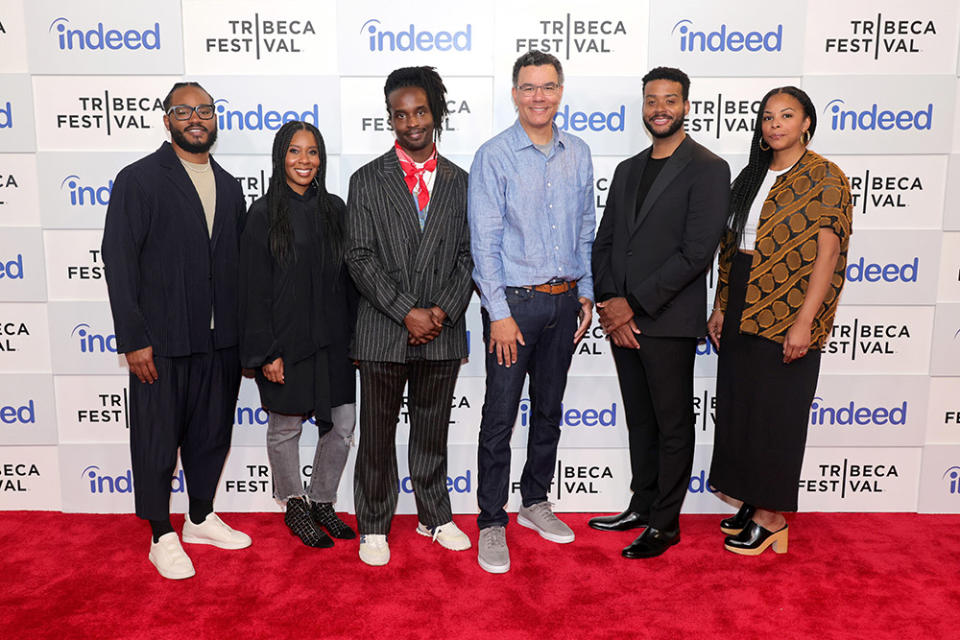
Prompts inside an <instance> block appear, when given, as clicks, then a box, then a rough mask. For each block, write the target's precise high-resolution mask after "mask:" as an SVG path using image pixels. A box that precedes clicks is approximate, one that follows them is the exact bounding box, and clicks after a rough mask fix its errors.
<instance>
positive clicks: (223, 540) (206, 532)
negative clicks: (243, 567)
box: [183, 511, 253, 549]
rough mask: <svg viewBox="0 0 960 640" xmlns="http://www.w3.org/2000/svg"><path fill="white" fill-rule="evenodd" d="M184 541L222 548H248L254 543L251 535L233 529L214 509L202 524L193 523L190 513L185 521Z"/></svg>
mask: <svg viewBox="0 0 960 640" xmlns="http://www.w3.org/2000/svg"><path fill="white" fill-rule="evenodd" d="M183 541H184V542H189V543H191V544H211V545H213V546H215V547H219V548H221V549H246V548H247V547H249V546H250V545H251V544H252V542H253V541H252V540H250V536H248V535H247V534H245V533H243V532H242V531H237V530H236V529H232V528H231V527H229V526H228V525H227V524H226V523H224V521H223V520H221V519H220V516H218V515H217V514H215V513H213V512H212V511H211V512H210V513H208V514H207V517H206V519H205V520H204V521H203V522H201V523H200V524H193V521H192V520H190V514H187V517H186V518H185V519H184V521H183Z"/></svg>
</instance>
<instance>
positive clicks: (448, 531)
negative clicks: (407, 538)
mask: <svg viewBox="0 0 960 640" xmlns="http://www.w3.org/2000/svg"><path fill="white" fill-rule="evenodd" d="M417 533H419V534H420V535H422V536H427V537H428V538H433V541H434V542H439V543H440V546H441V547H443V548H444V549H450V550H451V551H465V550H466V549H469V548H470V538H468V537H467V534H465V533H464V532H463V531H460V528H459V527H458V526H457V525H456V524H454V522H453V520H451V521H450V522H448V523H447V524H441V525H438V526H436V527H434V528H433V529H432V530H431V529H430V528H429V527H427V526H426V525H425V524H423V523H420V522H418V523H417Z"/></svg>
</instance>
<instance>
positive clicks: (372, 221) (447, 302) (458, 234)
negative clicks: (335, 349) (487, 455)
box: [346, 149, 473, 363]
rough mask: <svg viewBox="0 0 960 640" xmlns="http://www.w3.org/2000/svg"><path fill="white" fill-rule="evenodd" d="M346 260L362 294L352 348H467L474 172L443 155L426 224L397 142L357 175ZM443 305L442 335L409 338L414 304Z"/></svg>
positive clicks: (448, 355) (427, 355) (401, 357)
mask: <svg viewBox="0 0 960 640" xmlns="http://www.w3.org/2000/svg"><path fill="white" fill-rule="evenodd" d="M346 262H347V266H348V268H349V269H350V275H351V276H353V281H354V283H355V284H356V285H357V290H358V291H359V292H360V294H361V296H362V297H361V300H360V305H359V308H358V310H357V330H356V334H355V337H354V343H353V345H352V347H351V355H352V357H353V358H354V359H356V360H372V361H376V362H397V363H404V362H407V361H408V360H411V359H424V360H452V359H459V358H464V357H466V356H467V334H466V321H465V319H464V312H465V311H466V308H467V304H468V303H469V302H470V296H471V295H472V294H473V281H472V279H471V272H472V270H473V259H472V258H471V257H470V231H469V227H468V226H467V172H466V171H464V170H463V169H461V168H459V167H457V166H456V165H454V164H453V163H452V162H450V161H449V160H447V159H446V158H444V157H443V156H438V159H437V169H436V174H435V175H434V182H433V192H432V193H431V194H430V209H429V213H428V215H427V222H426V224H425V225H424V229H423V231H421V230H420V222H419V220H418V218H417V210H416V207H415V205H414V202H413V197H412V196H411V195H410V191H409V189H407V185H406V183H404V181H403V170H402V169H401V168H400V162H399V161H398V160H397V154H396V151H394V150H393V149H390V151H388V152H387V153H385V154H384V155H382V156H380V157H379V158H377V159H376V160H374V161H372V162H370V163H368V164H366V165H364V166H363V167H361V168H360V169H358V170H357V172H356V173H354V174H353V175H352V176H351V177H350V194H349V199H348V202H347V248H346ZM434 305H436V306H439V307H440V308H441V309H443V310H444V312H446V314H447V320H446V322H445V326H444V328H443V330H442V331H440V335H439V336H437V337H436V338H434V339H433V340H431V341H430V342H428V343H427V344H425V345H419V346H409V345H407V337H408V335H409V334H408V332H407V328H406V326H405V325H404V324H403V319H404V317H406V315H407V313H408V312H409V311H410V309H412V308H414V307H423V308H429V307H432V306H434Z"/></svg>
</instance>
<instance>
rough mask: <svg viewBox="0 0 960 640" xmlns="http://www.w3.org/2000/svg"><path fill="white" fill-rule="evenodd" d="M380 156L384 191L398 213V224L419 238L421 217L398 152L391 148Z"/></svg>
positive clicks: (412, 236)
mask: <svg viewBox="0 0 960 640" xmlns="http://www.w3.org/2000/svg"><path fill="white" fill-rule="evenodd" d="M380 158H381V160H382V161H383V165H382V171H381V174H382V176H383V192H384V195H385V196H386V199H387V204H388V205H389V208H390V211H391V212H393V213H395V214H396V216H397V218H398V220H397V224H398V225H399V226H401V227H403V228H404V229H405V230H406V232H407V236H408V237H409V238H411V239H417V240H419V236H420V218H419V216H418V215H417V208H416V207H415V206H414V204H413V196H411V195H410V190H409V189H408V188H407V183H406V182H404V181H403V169H401V168H400V161H399V160H397V152H396V151H394V150H393V149H391V150H390V151H388V152H387V153H385V154H384V155H382V156H380Z"/></svg>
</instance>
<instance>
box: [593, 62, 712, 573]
mask: <svg viewBox="0 0 960 640" xmlns="http://www.w3.org/2000/svg"><path fill="white" fill-rule="evenodd" d="M689 88H690V79H689V78H688V77H687V75H686V74H685V73H684V72H682V71H680V70H679V69H672V68H667V67H657V68H656V69H653V70H652V71H650V72H649V73H648V74H647V75H646V76H644V78H643V99H644V102H643V122H644V124H645V125H646V127H647V129H648V130H649V131H650V134H651V135H652V136H653V146H652V147H650V148H647V149H645V150H644V151H642V152H641V153H639V154H637V155H636V156H634V157H632V158H629V159H628V160H625V161H624V162H622V163H620V165H619V166H618V167H617V169H616V172H615V173H614V176H613V181H612V182H611V184H610V192H609V195H608V197H607V203H606V207H605V210H604V214H603V219H602V221H601V222H600V229H599V231H598V232H597V238H596V240H595V242H594V244H593V273H594V287H595V290H596V295H597V300H598V304H597V309H598V313H599V316H600V324H601V326H602V327H603V330H604V331H605V332H606V333H607V335H609V336H610V339H611V340H612V341H613V344H614V346H613V358H614V362H615V363H616V367H617V376H618V377H619V379H620V392H621V395H622V396H623V405H624V409H625V412H626V417H627V430H628V433H629V441H630V463H631V471H632V475H633V478H632V481H631V485H630V488H631V489H632V491H633V497H632V499H631V501H630V505H629V507H627V510H626V511H624V512H623V513H620V514H618V515H614V516H605V517H598V518H593V519H591V520H590V522H589V524H590V526H591V527H593V528H594V529H600V530H603V531H610V530H613V531H623V530H626V529H633V528H636V527H641V526H646V529H644V531H643V533H642V534H641V535H640V537H638V538H637V539H636V540H634V542H633V543H632V544H630V545H629V546H628V547H626V548H625V549H624V550H623V556H624V557H626V558H649V557H653V556H657V555H660V554H661V553H663V552H664V551H666V550H667V549H668V548H670V546H671V545H674V544H676V543H677V542H679V541H680V526H679V515H680V508H681V506H682V505H683V499H684V497H685V495H686V492H687V486H688V483H689V481H690V471H691V468H692V466H693V452H694V442H695V437H694V416H693V364H694V358H695V356H696V346H697V340H698V338H700V337H702V336H704V335H705V334H706V304H707V302H706V298H707V291H706V272H707V270H708V268H709V267H710V263H711V261H712V259H713V255H714V252H715V251H716V249H717V244H718V243H719V241H720V234H721V232H722V231H723V226H724V222H725V220H726V216H727V202H728V200H729V192H730V188H729V185H730V168H729V167H728V166H727V163H726V162H725V161H724V160H722V159H721V158H719V157H717V156H715V155H714V154H713V153H711V152H710V151H708V150H707V149H706V148H704V147H702V146H700V145H699V144H697V143H696V142H694V141H693V140H692V139H691V138H690V137H688V136H687V135H686V133H685V132H684V129H683V120H684V117H685V116H686V114H687V112H688V111H689V109H690V103H689V101H688V92H689Z"/></svg>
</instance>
